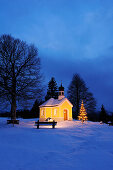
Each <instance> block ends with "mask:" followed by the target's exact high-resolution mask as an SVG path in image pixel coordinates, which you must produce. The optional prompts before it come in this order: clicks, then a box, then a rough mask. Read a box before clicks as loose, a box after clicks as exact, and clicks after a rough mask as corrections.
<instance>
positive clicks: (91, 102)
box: [67, 74, 96, 118]
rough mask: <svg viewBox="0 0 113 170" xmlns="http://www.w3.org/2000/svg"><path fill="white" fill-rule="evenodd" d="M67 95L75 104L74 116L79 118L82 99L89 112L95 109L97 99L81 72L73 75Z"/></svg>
mask: <svg viewBox="0 0 113 170" xmlns="http://www.w3.org/2000/svg"><path fill="white" fill-rule="evenodd" d="M67 95H68V99H69V100H70V102H71V103H72V104H73V113H74V115H73V118H77V116H78V113H79V109H80V104H81V102H82V100H83V101H84V105H85V108H86V110H87V113H92V112H94V111H95V107H96V101H95V99H94V97H93V94H92V93H91V92H89V90H88V88H87V87H86V84H85V82H84V80H83V79H82V78H81V77H80V76H79V74H74V75H73V78H72V81H71V83H70V85H69V87H68V92H67Z"/></svg>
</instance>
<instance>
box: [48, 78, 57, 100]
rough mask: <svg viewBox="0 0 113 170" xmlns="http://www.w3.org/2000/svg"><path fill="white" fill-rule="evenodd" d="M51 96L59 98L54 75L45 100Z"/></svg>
mask: <svg viewBox="0 0 113 170" xmlns="http://www.w3.org/2000/svg"><path fill="white" fill-rule="evenodd" d="M51 97H52V98H55V99H57V98H58V87H57V83H56V81H55V78H54V77H52V78H51V80H50V81H49V83H48V89H47V95H46V97H45V100H48V99H50V98H51Z"/></svg>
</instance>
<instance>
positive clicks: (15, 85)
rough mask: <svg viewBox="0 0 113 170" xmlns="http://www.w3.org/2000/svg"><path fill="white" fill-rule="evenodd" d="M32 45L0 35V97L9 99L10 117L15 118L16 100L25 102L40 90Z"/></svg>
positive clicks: (35, 49)
mask: <svg viewBox="0 0 113 170" xmlns="http://www.w3.org/2000/svg"><path fill="white" fill-rule="evenodd" d="M37 56H38V50H37V48H36V47H34V45H28V44H27V43H26V42H24V41H21V40H19V39H15V38H13V37H12V36H11V35H2V36H1V37H0V98H1V103H3V101H9V102H10V105H11V115H12V117H11V118H12V119H13V120H15V119H16V106H17V101H18V102H20V103H21V104H23V105H24V104H25V103H24V101H29V100H31V99H33V98H35V95H37V93H40V92H41V75H40V59H39V57H37Z"/></svg>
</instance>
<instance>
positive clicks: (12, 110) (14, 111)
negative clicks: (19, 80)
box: [11, 95, 16, 120]
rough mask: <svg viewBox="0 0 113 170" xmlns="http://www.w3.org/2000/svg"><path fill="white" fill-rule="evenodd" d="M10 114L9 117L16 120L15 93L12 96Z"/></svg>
mask: <svg viewBox="0 0 113 170" xmlns="http://www.w3.org/2000/svg"><path fill="white" fill-rule="evenodd" d="M11 115H12V116H11V119H12V120H16V95H14V96H12V103H11Z"/></svg>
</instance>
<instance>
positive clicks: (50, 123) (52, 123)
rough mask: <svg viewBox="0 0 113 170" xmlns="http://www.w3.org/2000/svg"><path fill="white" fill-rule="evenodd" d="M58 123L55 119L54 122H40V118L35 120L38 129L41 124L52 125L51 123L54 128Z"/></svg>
mask: <svg viewBox="0 0 113 170" xmlns="http://www.w3.org/2000/svg"><path fill="white" fill-rule="evenodd" d="M56 124H57V122H55V121H54V120H53V121H52V122H39V120H38V121H37V122H35V126H37V129H39V126H50V125H51V126H52V128H53V129H54V128H55V126H56Z"/></svg>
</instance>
